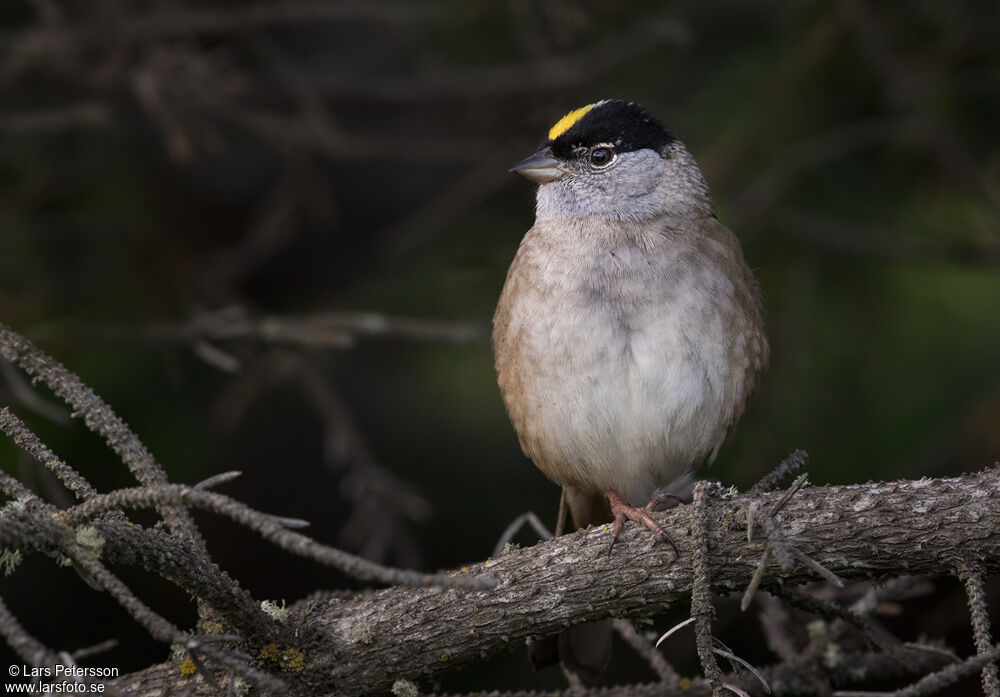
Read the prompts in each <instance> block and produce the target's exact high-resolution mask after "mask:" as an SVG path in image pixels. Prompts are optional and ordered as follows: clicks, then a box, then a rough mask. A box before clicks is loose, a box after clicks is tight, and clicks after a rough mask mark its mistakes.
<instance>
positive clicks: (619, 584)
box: [119, 468, 1000, 696]
mask: <svg viewBox="0 0 1000 697" xmlns="http://www.w3.org/2000/svg"><path fill="white" fill-rule="evenodd" d="M998 486H1000V469H997V468H993V469H990V470H986V471H983V472H979V473H976V474H968V475H964V476H961V477H955V478H948V479H921V480H916V481H896V482H889V483H868V484H860V485H852V486H829V487H813V488H805V489H803V490H802V491H800V492H799V493H798V494H796V495H795V497H794V498H793V499H792V500H791V501H790V502H789V503H788V504H787V505H786V506H785V507H784V508H783V509H782V511H781V513H780V514H779V516H778V519H779V521H780V523H781V525H782V527H783V529H784V532H785V534H786V536H787V537H788V539H789V541H790V542H791V543H793V544H794V545H795V546H796V547H797V548H798V549H799V550H801V551H802V552H804V553H805V554H807V555H809V556H811V557H812V558H813V559H815V560H817V561H818V562H820V563H821V564H823V565H824V566H826V567H827V568H828V569H830V570H831V571H833V572H834V573H836V574H837V575H839V576H840V577H841V578H843V579H865V580H879V579H882V578H886V577H893V576H901V575H922V574H926V575H955V574H956V573H957V569H959V568H960V567H962V566H963V565H969V564H974V565H978V566H979V567H980V568H981V569H982V570H983V572H984V573H986V574H989V573H994V572H996V571H997V570H998V567H1000V494H998ZM780 496H781V493H780V492H774V493H768V494H757V495H736V496H730V497H727V496H725V495H722V496H718V497H715V498H713V499H710V500H709V501H707V505H708V506H709V510H708V515H707V518H708V531H707V532H708V534H707V540H708V547H709V549H708V555H709V556H708V560H709V562H710V564H711V568H712V574H711V590H712V591H713V592H714V593H722V594H725V593H730V592H735V591H742V590H743V588H745V587H746V585H747V583H748V582H749V581H750V579H751V577H752V575H753V573H754V570H755V567H756V564H757V561H758V559H759V557H760V555H761V553H762V551H763V548H764V546H763V544H761V543H759V542H756V541H754V542H748V541H747V535H746V511H747V509H748V506H749V504H750V502H751V501H753V500H756V501H759V502H760V505H761V506H762V507H763V508H764V509H765V510H766V509H767V508H768V507H769V506H771V505H773V504H774V502H775V501H776V500H777V499H778V498H780ZM691 508H692V507H691V506H681V507H678V508H676V509H673V510H671V511H667V512H665V513H662V514H659V515H658V516H657V519H658V521H659V522H660V523H662V524H663V525H664V526H666V527H667V528H668V529H669V530H671V531H672V534H673V537H674V539H675V540H676V541H677V544H678V546H679V548H680V557H679V558H676V559H675V558H674V555H673V552H672V550H671V548H670V547H669V546H668V545H664V544H657V543H655V542H654V540H653V537H652V536H651V535H650V534H649V533H648V531H646V530H645V529H639V528H638V527H637V526H629V527H628V529H627V530H626V532H625V534H623V535H622V538H621V539H620V541H619V543H618V545H616V547H615V550H614V553H613V554H612V555H611V556H610V557H609V556H608V554H607V543H608V537H607V536H608V534H609V528H608V526H602V527H599V528H595V529H588V530H583V531H580V532H577V533H574V534H572V535H566V536H563V537H559V538H555V539H553V540H550V541H547V542H543V543H540V544H538V545H536V546H534V547H531V548H529V549H521V550H515V551H513V552H511V553H509V554H505V555H504V556H502V557H500V558H496V559H488V560H487V561H485V562H482V563H480V564H475V565H470V566H469V567H467V568H463V569H461V570H460V571H456V572H455V573H456V574H470V575H471V574H488V575H490V576H492V577H493V578H494V579H496V581H497V586H496V588H495V589H494V590H489V591H467V590H458V589H435V588H401V587H392V588H385V589H382V590H377V591H372V592H367V593H362V594H358V595H354V596H344V595H337V594H329V595H324V594H318V595H316V596H313V597H310V598H307V599H305V600H303V601H301V602H299V603H297V604H296V605H295V606H294V607H293V608H292V611H291V617H290V620H289V622H290V623H291V625H292V626H293V627H294V629H295V630H296V633H297V636H298V639H297V640H296V643H295V645H294V646H288V647H284V646H282V647H278V649H279V653H280V652H281V651H287V650H288V649H293V650H294V651H298V652H301V656H302V658H303V661H302V662H301V664H296V665H295V666H291V665H289V666H286V670H285V671H284V672H283V674H282V677H285V678H287V679H288V683H289V688H290V690H291V692H292V693H293V694H303V695H305V694H310V695H311V694H340V695H366V694H374V693H382V694H385V693H386V691H388V690H389V689H390V688H391V687H392V685H393V684H394V682H395V681H397V680H403V679H405V680H417V679H420V678H421V677H424V676H430V675H435V674H437V673H441V672H443V671H446V670H450V669H452V668H454V667H456V666H459V665H462V664H465V663H469V662H472V661H476V660H479V659H481V658H484V657H486V656H489V655H490V654H493V653H496V652H499V651H504V650H509V649H513V648H516V647H519V646H523V645H524V643H525V641H526V640H530V639H534V638H539V637H543V636H547V635H551V634H555V633H557V632H559V631H560V630H562V629H564V628H565V627H567V626H571V625H573V624H576V623H579V622H584V621H588V620H595V619H599V618H602V617H608V616H612V617H622V616H638V615H648V614H652V613H654V612H657V611H659V610H661V609H663V608H664V607H666V606H669V605H672V604H674V603H678V602H681V603H686V602H688V600H689V598H690V596H691V591H692V559H693V556H694V545H695V541H696V540H698V539H701V536H699V535H697V534H695V533H696V532H697V531H696V530H695V528H694V526H695V524H696V523H695V520H694V519H693V517H692V511H691V510H690V509H691ZM816 578H817V576H816V574H815V572H813V571H811V570H810V569H808V568H807V567H806V566H804V565H798V566H796V567H795V568H794V569H793V570H791V571H789V572H785V571H782V570H781V569H780V567H779V566H778V565H777V564H774V563H772V564H771V565H770V566H769V567H768V569H767V572H766V575H765V578H764V582H763V586H762V587H764V588H767V587H769V586H773V585H774V584H776V583H778V582H779V581H780V582H782V583H785V584H798V583H803V582H806V581H812V580H816ZM748 621H749V619H748ZM267 661H268V659H267V658H263V659H261V667H265V668H266V667H268V666H267V665H266V664H267ZM272 667H273V666H272ZM299 668H301V670H299ZM178 671H179V667H178V664H176V663H174V664H169V663H168V664H163V665H160V666H154V667H152V668H150V669H147V670H145V671H141V672H138V673H135V674H132V675H129V676H126V677H124V678H122V679H121V680H120V681H119V685H120V686H121V687H122V688H124V689H126V690H128V691H129V692H131V693H132V694H134V695H150V696H152V695H162V694H165V692H164V689H165V688H167V687H176V686H177V685H178V684H183V683H188V682H189V683H190V684H188V685H186V687H194V688H195V690H196V692H195V693H196V694H200V693H201V692H202V691H204V693H205V694H208V693H210V692H211V690H209V689H208V688H207V686H205V685H204V684H202V678H201V677H200V676H196V677H193V678H190V679H189V680H185V681H181V680H180V673H179V672H178ZM199 684H200V686H199Z"/></svg>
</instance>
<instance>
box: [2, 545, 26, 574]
mask: <svg viewBox="0 0 1000 697" xmlns="http://www.w3.org/2000/svg"><path fill="white" fill-rule="evenodd" d="M23 558H24V555H22V554H21V550H19V549H6V548H5V549H4V550H3V552H0V569H3V575H4V576H10V575H11V574H12V573H14V569H16V568H17V565H18V564H20V563H21V560H22V559H23Z"/></svg>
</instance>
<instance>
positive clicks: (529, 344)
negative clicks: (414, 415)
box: [492, 99, 769, 674]
mask: <svg viewBox="0 0 1000 697" xmlns="http://www.w3.org/2000/svg"><path fill="white" fill-rule="evenodd" d="M510 171H511V172H514V173H517V174H520V175H521V176H523V177H525V178H527V179H529V180H530V181H532V182H535V183H537V184H538V190H537V197H536V205H535V222H534V225H532V227H531V228H530V229H529V230H528V232H527V233H526V234H525V235H524V237H523V239H522V240H521V243H520V245H519V247H518V249H517V252H516V254H515V256H514V259H513V262H512V263H511V266H510V269H509V270H508V273H507V277H506V281H505V282H504V286H503V290H502V292H501V294H500V299H499V302H498V304H497V308H496V312H495V314H494V317H493V336H492V339H493V350H494V358H495V366H496V371H497V381H498V384H499V387H500V393H501V397H502V399H503V402H504V405H505V407H506V410H507V414H508V416H509V417H510V421H511V423H512V424H513V426H514V430H515V432H516V434H517V438H518V440H519V442H520V445H521V448H522V450H523V451H524V453H525V454H526V455H527V456H528V458H530V459H531V460H532V462H534V464H535V465H536V466H537V467H538V468H539V469H540V470H541V471H542V472H543V473H544V474H545V475H546V476H547V477H548V478H549V479H550V480H552V481H553V482H554V483H556V484H557V485H559V486H561V487H562V495H561V498H560V506H559V510H560V512H559V518H558V521H557V525H556V534H557V535H560V534H567V533H569V532H573V531H575V530H577V529H581V528H584V527H587V526H590V525H599V524H604V523H608V522H611V523H612V531H611V540H610V544H609V547H608V551H609V554H610V553H611V551H612V549H613V547H614V543H615V540H617V539H618V536H619V535H620V533H621V531H622V529H623V527H624V525H625V522H626V521H628V520H631V521H635V522H636V523H639V524H641V525H643V526H645V527H646V528H648V529H649V530H650V531H652V533H653V534H654V535H655V537H656V538H658V539H663V540H665V541H667V542H670V543H671V544H672V540H671V538H670V536H669V534H668V533H667V532H666V531H665V530H664V529H663V528H662V527H661V526H660V525H659V524H658V523H657V522H656V521H655V520H654V519H653V518H652V517H651V515H650V513H652V512H653V510H655V508H656V507H657V506H659V505H661V504H662V503H663V502H664V501H665V500H666V499H668V498H670V497H671V494H670V487H671V485H674V486H676V485H677V484H678V483H679V482H683V481H684V480H685V479H687V478H690V477H691V476H692V475H693V474H694V472H695V471H696V470H697V469H698V468H699V466H701V465H702V464H703V463H705V462H711V461H712V460H714V459H715V457H716V455H717V454H718V452H719V449H720V448H721V447H722V444H723V442H724V441H725V440H726V437H727V435H728V434H729V433H730V431H731V430H732V429H733V427H734V426H735V424H736V423H737V421H738V420H739V419H740V417H741V415H742V414H743V412H744V410H745V408H746V406H747V403H748V401H749V399H750V397H751V396H752V395H753V394H754V392H755V391H756V390H757V388H758V385H759V382H760V377H761V374H762V373H763V371H764V369H765V367H766V365H767V362H768V358H769V345H768V341H767V336H766V333H765V328H764V322H763V310H762V304H761V296H760V291H759V287H758V284H757V282H756V280H755V279H754V276H753V273H752V272H751V269H750V267H749V266H748V265H747V262H746V260H745V258H744V256H743V252H742V248H741V245H740V242H739V240H738V238H737V237H736V235H734V234H733V233H732V232H731V231H730V230H729V229H728V228H727V227H726V226H725V225H724V224H723V223H721V222H720V221H719V220H718V218H717V217H716V210H715V206H714V204H713V202H712V197H711V194H710V192H709V188H708V185H707V183H706V181H705V177H704V175H703V174H702V172H701V170H700V169H699V167H698V164H697V163H696V162H695V160H694V158H693V157H692V155H691V154H690V152H689V151H688V150H687V148H686V147H685V146H684V144H683V143H682V142H681V141H680V140H678V139H677V138H675V137H674V136H673V134H672V133H670V132H669V131H668V130H667V129H666V128H665V127H664V126H663V125H662V123H661V122H660V121H659V120H657V119H656V118H655V117H654V116H653V115H652V114H651V113H649V112H648V111H647V110H646V109H644V108H643V107H641V106H639V105H638V104H635V103H633V102H630V101H626V100H622V99H603V100H600V101H597V102H594V103H592V104H588V105H586V106H583V107H580V108H578V109H574V110H573V111H570V112H569V113H567V114H566V115H565V116H563V117H562V118H561V119H559V120H558V121H557V122H556V123H555V125H553V126H552V127H551V128H550V129H549V131H548V133H547V136H546V138H545V140H544V141H543V142H542V144H541V147H540V149H539V150H538V151H537V152H535V153H534V154H533V155H531V156H530V157H528V158H526V159H524V160H522V161H521V162H519V163H518V164H516V165H515V166H514V167H513V168H511V170H510ZM674 552H675V554H676V545H675V546H674ZM581 628H582V629H581V631H579V632H577V634H578V636H577V637H576V638H577V639H579V641H577V643H578V644H580V645H586V644H595V643H596V644H597V647H596V648H595V649H593V650H592V651H590V654H592V655H590V656H587V655H585V654H586V653H587V652H586V651H582V652H581V651H577V652H576V653H577V654H581V655H580V656H578V659H579V660H577V661H576V662H577V664H578V665H577V666H575V667H574V669H575V670H577V672H582V673H584V674H587V673H590V674H597V673H599V672H600V671H601V670H603V666H602V665H601V664H602V663H603V664H606V662H607V659H608V657H609V656H610V653H609V651H610V631H606V632H605V631H604V630H600V628H598V629H599V630H600V631H598V632H596V633H595V632H594V631H593V629H594V627H593V626H592V624H591V625H581ZM605 628H606V627H605ZM602 632H603V634H602ZM605 634H606V636H607V639H606V640H605V639H599V640H596V641H595V638H594V637H595V635H601V636H603V635H605ZM573 640H574V637H573V634H572V632H564V634H563V636H562V637H561V638H560V642H561V643H560V646H559V656H560V660H563V662H564V666H565V665H566V660H565V659H566V656H565V655H564V654H568V653H572V652H571V651H570V650H569V648H571V647H569V646H564V644H568V643H572V642H573ZM604 644H606V647H605V646H604Z"/></svg>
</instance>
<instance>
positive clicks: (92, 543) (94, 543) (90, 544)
mask: <svg viewBox="0 0 1000 697" xmlns="http://www.w3.org/2000/svg"><path fill="white" fill-rule="evenodd" d="M76 543H77V544H78V545H80V546H81V547H83V549H84V550H85V551H86V552H87V553H88V554H90V555H91V556H93V557H94V558H95V559H100V558H101V550H103V549H104V538H103V537H101V533H99V532H97V528H95V527H94V526H92V525H88V526H86V527H82V528H80V529H79V530H77V531H76Z"/></svg>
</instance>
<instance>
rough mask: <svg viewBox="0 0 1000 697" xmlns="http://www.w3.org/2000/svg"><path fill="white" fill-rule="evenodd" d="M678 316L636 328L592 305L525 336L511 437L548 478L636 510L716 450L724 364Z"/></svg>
mask: <svg viewBox="0 0 1000 697" xmlns="http://www.w3.org/2000/svg"><path fill="white" fill-rule="evenodd" d="M661 310H662V308H661ZM683 319H684V318H683V317H680V316H677V317H672V316H671V313H670V312H669V311H661V312H660V313H659V314H658V316H657V318H656V320H655V321H652V322H651V323H650V326H649V329H648V330H636V329H634V328H632V329H630V328H627V327H626V325H625V324H624V323H622V321H621V319H620V317H616V316H614V314H613V313H602V312H601V311H598V310H595V309H594V308H593V307H591V308H590V310H589V311H588V313H586V314H580V315H575V316H574V315H573V314H566V313H551V314H549V315H547V317H546V319H545V320H543V321H541V322H538V323H537V324H535V325H534V326H533V327H531V328H529V329H528V330H527V332H526V335H525V336H524V339H525V340H526V341H525V342H524V344H523V345H524V352H523V354H522V355H521V362H522V365H521V366H520V370H521V371H522V372H523V375H524V376H525V377H527V378H529V379H526V380H523V382H522V383H521V388H522V392H521V400H522V405H523V407H524V408H526V412H527V413H526V414H525V416H526V418H523V419H519V420H518V421H520V423H519V424H517V426H518V435H519V436H520V438H521V442H522V445H523V446H524V448H525V450H526V452H527V453H528V455H529V456H530V457H531V458H532V459H533V460H534V462H535V464H536V465H538V467H539V468H540V469H541V470H542V471H543V472H545V474H546V475H548V476H549V478H551V479H552V480H554V481H556V482H557V483H560V484H570V485H573V486H576V487H578V488H581V489H599V490H602V489H607V488H610V489H614V490H615V491H616V492H617V493H619V494H620V495H622V496H624V497H625V498H626V499H628V500H629V501H632V502H633V503H637V504H641V503H644V502H645V501H646V500H647V499H648V498H649V496H650V495H651V493H652V492H653V490H654V489H655V488H657V487H659V486H664V485H666V484H669V483H670V482H672V481H673V480H675V479H677V478H679V477H681V476H682V475H684V474H686V473H688V472H690V471H691V470H693V469H694V468H695V467H697V465H698V464H700V459H701V458H703V457H705V455H706V454H707V453H709V452H710V451H711V450H712V449H713V448H714V447H715V446H716V445H717V443H718V442H719V441H720V440H721V438H722V436H723V434H724V432H725V428H726V425H727V423H728V419H729V417H730V414H727V413H725V412H726V411H727V410H726V403H727V402H729V401H731V400H730V399H729V398H728V396H727V395H726V394H724V392H725V390H724V385H725V384H726V383H727V382H729V381H728V380H726V379H725V378H726V377H727V376H722V375H718V374H717V373H716V374H713V368H717V367H718V366H724V365H726V364H727V361H726V360H724V358H725V357H723V356H714V355H706V354H705V351H706V350H708V351H710V352H711V351H712V350H713V348H712V347H707V348H706V346H705V345H704V344H705V342H704V341H698V342H695V341H694V340H693V339H694V337H693V336H692V335H691V330H692V327H684V326H682V325H683ZM698 330H700V328H695V331H698Z"/></svg>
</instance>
